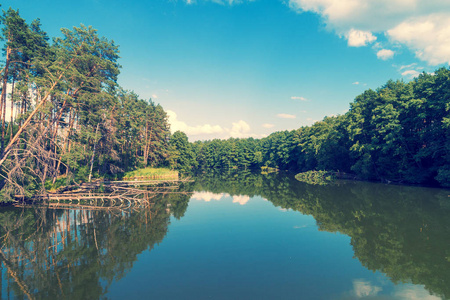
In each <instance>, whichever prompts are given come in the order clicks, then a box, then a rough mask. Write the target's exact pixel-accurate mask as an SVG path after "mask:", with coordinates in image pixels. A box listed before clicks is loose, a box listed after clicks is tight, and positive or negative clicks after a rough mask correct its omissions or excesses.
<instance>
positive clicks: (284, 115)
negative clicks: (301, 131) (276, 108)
mask: <svg viewBox="0 0 450 300" xmlns="http://www.w3.org/2000/svg"><path fill="white" fill-rule="evenodd" d="M277 117H278V118H282V119H295V118H296V116H295V115H290V114H278V115H277Z"/></svg>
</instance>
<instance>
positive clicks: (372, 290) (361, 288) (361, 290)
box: [353, 279, 383, 298]
mask: <svg viewBox="0 0 450 300" xmlns="http://www.w3.org/2000/svg"><path fill="white" fill-rule="evenodd" d="M382 290H383V289H382V288H381V287H379V286H374V285H372V284H371V283H370V282H369V281H365V280H362V279H356V280H353V293H354V294H355V296H356V297H358V298H363V297H368V296H371V297H373V296H376V295H377V294H378V293H379V292H381V291H382Z"/></svg>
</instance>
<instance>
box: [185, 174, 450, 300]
mask: <svg viewBox="0 0 450 300" xmlns="http://www.w3.org/2000/svg"><path fill="white" fill-rule="evenodd" d="M194 188H195V190H198V191H202V190H203V191H207V192H211V193H228V194H230V195H231V196H233V195H235V196H239V197H243V195H247V196H248V197H252V196H254V195H259V196H262V197H263V198H265V199H267V200H269V201H271V202H272V203H273V204H274V205H275V206H277V207H280V208H281V209H292V210H296V211H299V212H301V213H303V214H308V215H312V216H313V217H314V218H315V219H316V222H317V225H318V226H319V230H324V231H329V232H340V233H343V234H346V235H348V236H350V237H351V245H352V247H353V250H354V254H355V257H357V258H358V259H359V261H360V262H361V263H362V265H363V266H365V267H366V268H367V269H369V270H373V271H376V270H378V271H381V272H383V273H385V274H386V275H387V276H388V277H389V278H390V279H391V280H392V281H393V282H394V283H400V282H402V283H406V282H410V283H413V284H418V285H423V286H424V287H425V289H426V290H428V291H429V292H430V293H432V294H434V295H437V296H440V297H442V298H445V299H449V298H450V218H449V215H450V200H449V191H448V190H442V189H430V188H418V187H404V186H393V185H384V184H377V183H364V182H340V183H337V184H335V185H329V186H314V185H308V184H305V183H300V182H298V181H296V180H295V179H294V178H293V177H291V176H286V174H269V175H266V176H260V175H253V174H244V175H242V174H235V175H231V176H229V175H228V174H227V175H218V176H217V175H215V176H203V177H201V178H199V179H198V180H197V182H196V186H195V187H194ZM354 287H355V290H354V291H355V293H354V295H359V296H362V295H366V296H374V295H376V294H377V293H378V292H379V291H380V290H379V287H377V286H372V285H370V284H369V283H367V282H364V281H355V282H354ZM403 292H404V293H407V292H408V293H412V292H411V291H403ZM411 295H412V294H411ZM411 297H412V296H411ZM411 297H410V298H409V299H414V297H412V298H411ZM419 298H420V297H419ZM430 299H432V298H430Z"/></svg>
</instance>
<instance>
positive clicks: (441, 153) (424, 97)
mask: <svg viewBox="0 0 450 300" xmlns="http://www.w3.org/2000/svg"><path fill="white" fill-rule="evenodd" d="M449 100H450V70H449V69H448V68H440V69H438V70H436V71H435V72H434V73H432V74H429V73H425V72H424V73H422V74H421V75H419V76H418V77H417V78H415V79H414V80H412V81H410V82H407V83H406V82H403V81H393V80H390V81H388V82H387V83H386V84H385V85H383V86H381V87H380V88H378V89H376V90H372V89H369V90H367V91H365V92H364V93H362V94H361V95H359V96H357V97H356V98H355V100H354V101H353V102H352V103H351V104H350V109H349V111H348V112H347V113H345V114H343V115H338V116H330V117H325V118H324V119H323V120H321V121H319V122H316V123H314V124H313V125H311V126H303V127H301V128H299V129H297V130H292V131H280V132H275V133H272V134H271V135H269V136H268V137H266V138H263V139H259V140H256V139H253V138H248V139H234V138H230V139H228V140H217V139H216V140H212V141H205V142H195V143H188V141H187V137H186V135H185V134H183V133H181V132H178V133H176V134H174V136H173V138H175V137H176V141H177V143H175V144H174V148H175V151H176V153H178V155H177V159H176V160H175V164H176V165H177V167H178V168H179V169H180V170H188V171H205V170H209V169H211V168H213V169H258V168H260V167H262V166H267V167H271V168H276V169H280V170H290V171H295V172H304V171H309V170H328V171H340V172H347V173H351V174H354V175H355V176H356V177H358V178H360V179H365V180H381V181H392V182H398V183H408V184H410V183H412V184H425V185H441V186H450V155H449V153H450V131H449V126H450V101H449ZM181 141H184V142H183V143H181ZM181 144H182V145H183V146H182V147H180V146H179V145H181Z"/></svg>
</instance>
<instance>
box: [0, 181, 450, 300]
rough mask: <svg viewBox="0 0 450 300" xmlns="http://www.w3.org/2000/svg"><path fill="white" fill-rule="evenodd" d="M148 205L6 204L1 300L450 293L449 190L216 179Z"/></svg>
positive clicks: (1, 221) (1, 226)
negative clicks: (64, 206)
mask: <svg viewBox="0 0 450 300" xmlns="http://www.w3.org/2000/svg"><path fill="white" fill-rule="evenodd" d="M181 189H182V191H185V192H187V194H181V193H174V194H168V195H158V196H155V197H154V198H153V199H152V202H153V205H151V207H147V208H139V207H133V206H131V207H128V208H124V209H117V208H111V209H105V208H104V209H95V210H89V209H83V208H77V209H54V208H49V207H33V208H2V209H1V210H0V236H1V239H2V244H1V245H2V248H1V251H0V261H1V272H0V274H1V290H0V295H1V297H2V299H10V298H18V299H27V298H32V299H99V298H102V299H103V298H108V299H360V298H363V299H430V300H431V299H450V198H449V195H450V191H449V190H446V189H432V188H422V187H405V186H394V185H386V184H381V183H368V182H353V181H338V182H336V183H335V184H331V185H325V186H317V185H310V184H306V183H301V182H298V181H296V180H295V179H294V178H293V176H292V175H289V174H285V173H281V174H266V175H261V174H252V173H241V174H232V173H230V174H216V175H214V174H211V175H208V176H206V175H203V176H200V177H198V178H196V180H195V182H193V183H189V184H186V185H185V186H183V187H181Z"/></svg>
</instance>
